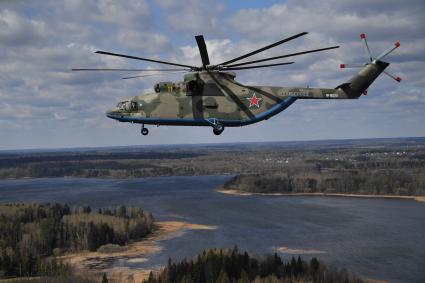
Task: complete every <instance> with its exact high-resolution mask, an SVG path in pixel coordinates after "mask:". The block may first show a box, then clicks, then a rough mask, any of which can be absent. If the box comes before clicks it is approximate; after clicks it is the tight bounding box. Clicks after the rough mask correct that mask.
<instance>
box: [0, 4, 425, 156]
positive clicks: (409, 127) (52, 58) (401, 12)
mask: <svg viewBox="0 0 425 283" xmlns="http://www.w3.org/2000/svg"><path fill="white" fill-rule="evenodd" d="M424 15H425V2H424V1H423V0H419V1H409V0H406V1H398V0H387V1H385V0H375V1H369V0H355V1H340V0H329V1H324V0H321V1H307V0H297V1H295V0H294V1H292V0H288V1H273V0H265V1H264V0H263V1H253V0H244V1H242V0H240V1H224V0H222V1H212V0H204V1H198V0H186V1H175V0H140V1H139V0H129V1H111V0H105V1H102V0H64V1H56V0H52V1H47V0H46V1H42V0H40V1H37V0H33V1H23V0H22V1H21V0H10V1H8V0H0V150H5V149H17V148H52V147H54V148H57V147H84V146H117V145H143V144H169V143H207V142H212V143H217V142H250V141H285V140H311V139H339V138H368V137H399V136H425V64H424V63H425V16H424ZM302 31H308V32H310V33H309V34H308V35H307V36H305V37H304V38H299V39H296V40H294V41H292V42H291V43H289V44H286V45H282V46H279V47H277V48H274V49H273V50H270V51H268V52H265V53H264V54H262V55H261V56H259V57H258V58H261V57H262V56H267V55H280V54H285V53H287V52H291V51H301V50H305V49H308V48H320V47H325V46H328V45H334V44H338V45H340V46H341V48H340V49H337V50H336V51H335V50H332V51H328V52H323V53H320V54H319V53H316V54H310V55H305V56H303V57H301V56H300V57H297V58H296V60H295V61H296V63H295V64H293V65H291V66H285V67H276V68H270V69H267V70H265V69H261V71H258V70H246V71H240V72H239V73H238V77H237V79H238V80H239V81H240V82H242V83H246V84H256V85H276V86H279V85H281V86H306V85H309V86H311V87H335V86H336V85H338V84H339V83H342V82H344V81H346V80H347V79H349V78H350V76H352V75H353V74H354V72H355V70H340V69H339V68H338V66H339V64H340V63H343V62H359V63H362V62H365V60H366V55H365V52H364V50H363V48H362V45H361V42H360V40H359V34H360V33H362V32H365V33H366V34H367V35H368V39H369V44H370V47H371V49H372V53H373V54H375V55H377V54H378V53H380V52H381V51H383V50H384V49H386V48H388V47H389V46H391V44H393V43H394V42H395V41H400V42H401V47H400V48H399V49H398V50H396V51H395V52H394V53H392V54H391V55H390V56H388V58H386V59H387V61H389V62H391V63H393V64H392V65H391V70H392V72H393V73H396V74H397V75H400V76H401V77H402V78H403V81H402V83H401V84H398V83H396V82H395V81H393V80H392V79H390V78H389V77H387V76H382V77H380V78H379V79H378V80H377V81H376V82H375V83H374V84H373V86H372V87H371V88H370V89H369V94H368V96H367V97H365V96H363V97H361V99H359V100H347V101H317V100H316V101H306V100H304V101H302V100H299V101H297V102H295V103H294V104H293V105H292V106H291V107H290V108H288V109H287V110H286V111H284V112H282V113H280V114H279V115H277V116H275V117H273V118H272V119H270V120H268V121H267V122H260V123H258V124H255V125H251V126H247V127H243V128H227V129H226V130H225V131H224V132H223V134H222V135H221V136H218V137H217V136H215V135H214V134H213V133H212V130H211V129H210V128H209V127H208V128H201V127H159V128H157V127H150V133H149V135H148V136H146V137H142V136H141V135H140V129H139V126H138V125H132V124H127V123H119V122H116V121H113V120H110V119H108V118H106V117H105V114H104V113H105V110H106V109H108V108H110V107H111V106H113V105H115V104H116V103H117V102H118V101H119V100H120V99H121V98H125V97H128V96H133V95H139V94H142V93H146V92H149V91H152V86H153V85H154V83H155V82H156V81H161V80H170V79H171V80H179V79H181V75H179V74H171V75H167V76H157V77H148V78H143V79H133V80H121V79H120V78H121V77H122V75H127V74H119V73H114V74H111V73H106V74H105V73H76V72H71V71H70V69H71V68H76V67H95V68H96V67H141V68H144V67H156V66H155V65H154V64H146V63H143V62H139V61H136V62H134V61H130V60H121V59H118V58H113V57H110V56H102V55H98V54H94V53H93V51H94V50H98V49H100V50H108V51H112V52H124V53H127V54H131V55H136V56H143V57H153V58H162V59H164V60H172V61H175V62H181V63H183V64H184V63H188V64H189V65H192V64H195V65H199V64H200V58H199V55H198V51H197V46H196V43H195V40H194V37H193V36H194V35H197V34H203V35H204V36H205V38H206V40H207V42H206V43H207V47H208V50H209V54H210V60H211V61H212V63H218V62H220V61H222V60H225V59H228V58H232V57H235V56H238V55H240V54H243V53H246V52H248V51H251V50H253V49H255V48H258V47H261V46H263V45H266V44H268V43H271V42H274V41H278V40H280V39H282V38H285V37H287V36H290V35H292V34H296V33H299V32H302Z"/></svg>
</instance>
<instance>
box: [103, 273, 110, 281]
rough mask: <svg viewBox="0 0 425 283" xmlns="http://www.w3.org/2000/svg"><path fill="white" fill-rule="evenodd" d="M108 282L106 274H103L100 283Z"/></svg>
mask: <svg viewBox="0 0 425 283" xmlns="http://www.w3.org/2000/svg"><path fill="white" fill-rule="evenodd" d="M108 282H109V281H108V277H107V276H106V273H103V276H102V283H108Z"/></svg>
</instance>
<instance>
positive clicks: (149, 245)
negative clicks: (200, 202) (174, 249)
mask: <svg viewBox="0 0 425 283" xmlns="http://www.w3.org/2000/svg"><path fill="white" fill-rule="evenodd" d="M155 226H156V227H155V230H154V231H153V232H152V233H151V234H150V235H148V236H147V237H146V238H144V239H142V240H140V241H137V242H132V243H129V244H127V245H126V246H124V247H125V248H126V250H124V251H117V252H111V253H101V252H98V251H94V252H90V251H81V252H76V253H69V254H64V255H63V256H60V258H61V259H63V260H64V261H65V262H67V263H69V264H70V265H71V266H72V267H73V268H75V269H76V270H77V271H78V270H81V271H85V272H93V273H99V274H102V273H107V274H108V279H110V280H111V279H112V280H113V281H114V282H141V281H143V280H144V279H146V278H148V276H149V273H150V272H151V271H153V272H155V271H157V270H156V269H150V268H137V267H135V268H130V267H128V266H119V265H118V266H117V265H116V264H115V261H118V260H125V261H128V262H129V263H143V262H147V261H148V260H149V256H152V255H154V254H156V253H158V252H160V251H161V250H162V248H163V247H162V245H161V243H160V242H161V241H165V240H170V239H173V238H177V237H181V236H183V235H184V233H185V232H187V231H190V230H214V229H217V226H209V225H202V224H194V223H188V222H183V221H158V222H156V223H155Z"/></svg>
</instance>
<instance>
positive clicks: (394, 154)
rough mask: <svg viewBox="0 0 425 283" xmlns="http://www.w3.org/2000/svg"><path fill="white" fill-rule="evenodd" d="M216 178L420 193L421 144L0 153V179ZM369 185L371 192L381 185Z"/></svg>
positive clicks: (424, 145) (423, 171) (424, 157)
mask: <svg viewBox="0 0 425 283" xmlns="http://www.w3.org/2000/svg"><path fill="white" fill-rule="evenodd" d="M221 174H226V175H239V174H242V175H255V174H260V175H264V176H265V175H273V176H275V175H278V176H280V177H286V176H288V178H289V179H291V182H292V183H294V182H298V181H297V180H296V179H300V180H299V182H301V183H302V182H304V181H307V182H308V179H315V180H316V181H317V182H318V184H319V183H320V184H321V185H322V186H326V185H327V184H330V185H332V186H334V183H335V181H334V180H333V179H341V178H345V177H347V178H349V179H350V180H347V181H350V182H360V183H361V184H359V188H358V190H359V191H363V190H369V187H368V186H369V185H370V184H369V183H370V182H369V181H367V180H373V179H376V178H377V179H380V181H379V182H381V183H382V182H384V183H383V184H382V186H384V187H386V186H387V184H386V183H385V180H387V181H388V182H391V180H392V179H395V181H396V182H402V183H403V184H405V185H403V186H401V187H400V186H398V188H397V186H395V188H394V189H392V190H393V191H394V194H410V193H413V194H423V189H419V191H417V190H418V189H417V188H416V185H417V184H419V185H421V184H423V180H424V175H425V138H398V139H365V140H329V141H311V142H310V141H302V142H274V143H235V144H193V145H170V146H166V145H161V146H159V145H158V146H134V147H117V148H92V149H62V150H60V149H59V150H33V151H22V150H19V151H0V179H19V178H44V177H83V178H143V177H154V176H182V175H185V176H194V175H221ZM390 175H395V177H393V178H392V179H389V177H388V176H390ZM325 179H326V180H325ZM412 179H416V181H417V182H416V181H413V182H412V181H411V180H412ZM364 180H366V181H364ZM312 182H314V180H313V181H312ZM337 182H340V180H337ZM374 186H375V188H373V189H372V190H373V192H372V191H371V193H376V192H377V191H378V189H379V186H381V184H376V185H374ZM409 186H410V187H409ZM411 186H415V187H414V188H411ZM299 187H300V184H298V185H297V188H296V190H299ZM334 187H335V188H336V189H337V190H340V189H341V188H342V187H343V185H338V186H336V185H335V186H334ZM312 188H313V189H314V185H313V187H312ZM304 189H305V187H304V188H303V190H304ZM318 189H320V188H318ZM350 190H351V189H350ZM379 190H380V189H379Z"/></svg>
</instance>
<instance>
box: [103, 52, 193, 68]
mask: <svg viewBox="0 0 425 283" xmlns="http://www.w3.org/2000/svg"><path fill="white" fill-rule="evenodd" d="M95 53H98V54H103V55H110V56H117V57H124V58H129V59H135V60H142V61H148V62H153V63H159V64H166V65H172V66H178V67H186V68H190V69H196V67H195V66H190V65H184V64H178V63H172V62H166V61H160V60H154V59H149V58H143V57H136V56H130V55H125V54H119V53H112V52H106V51H96V52H95Z"/></svg>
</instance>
